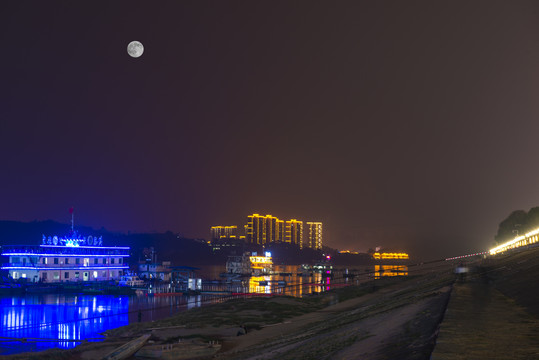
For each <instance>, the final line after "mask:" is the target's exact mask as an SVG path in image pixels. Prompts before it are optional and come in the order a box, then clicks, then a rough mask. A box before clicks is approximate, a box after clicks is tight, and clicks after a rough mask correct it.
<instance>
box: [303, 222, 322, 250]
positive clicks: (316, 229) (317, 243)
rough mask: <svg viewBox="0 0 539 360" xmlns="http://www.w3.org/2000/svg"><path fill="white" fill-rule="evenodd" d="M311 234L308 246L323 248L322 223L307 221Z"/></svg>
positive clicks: (317, 248)
mask: <svg viewBox="0 0 539 360" xmlns="http://www.w3.org/2000/svg"><path fill="white" fill-rule="evenodd" d="M307 227H308V228H309V235H308V238H307V247H309V248H311V249H314V250H322V223H321V222H310V221H309V222H307Z"/></svg>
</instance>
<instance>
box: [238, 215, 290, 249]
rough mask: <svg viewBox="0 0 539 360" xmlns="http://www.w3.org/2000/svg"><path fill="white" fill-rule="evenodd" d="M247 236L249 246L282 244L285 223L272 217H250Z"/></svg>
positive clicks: (246, 226)
mask: <svg viewBox="0 0 539 360" xmlns="http://www.w3.org/2000/svg"><path fill="white" fill-rule="evenodd" d="M245 235H246V237H247V242H248V243H249V244H256V245H265V244H269V243H273V242H281V241H283V236H284V221H283V220H279V219H278V218H276V217H275V216H271V215H259V214H253V215H249V216H247V225H245Z"/></svg>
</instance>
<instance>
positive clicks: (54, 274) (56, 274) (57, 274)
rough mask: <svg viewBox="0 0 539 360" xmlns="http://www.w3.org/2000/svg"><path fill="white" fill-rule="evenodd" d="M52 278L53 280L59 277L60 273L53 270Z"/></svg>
mask: <svg viewBox="0 0 539 360" xmlns="http://www.w3.org/2000/svg"><path fill="white" fill-rule="evenodd" d="M52 278H53V279H54V280H58V279H60V274H59V273H58V271H55V272H54V273H53V274H52Z"/></svg>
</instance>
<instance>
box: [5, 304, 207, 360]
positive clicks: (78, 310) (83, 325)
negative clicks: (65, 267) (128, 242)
mask: <svg viewBox="0 0 539 360" xmlns="http://www.w3.org/2000/svg"><path fill="white" fill-rule="evenodd" d="M206 300H207V299H206V297H204V296H200V295H199V296H192V297H187V296H167V297H158V296H156V297H148V296H146V294H139V295H138V296H118V295H79V294H46V295H27V296H14V297H0V322H1V328H0V339H1V341H0V355H7V354H16V353H20V352H26V351H41V350H46V349H49V348H53V347H58V348H61V349H69V348H73V347H75V346H77V345H79V344H80V341H73V340H85V339H95V340H93V341H99V340H100V339H102V338H103V336H102V335H100V333H103V332H104V331H106V330H109V329H113V328H117V327H120V326H124V325H128V324H130V323H134V322H137V321H138V312H139V309H140V310H141V315H142V321H152V320H157V319H162V318H165V317H168V316H171V315H173V314H175V313H177V312H178V311H183V310H185V309H190V308H193V307H198V306H201V304H202V303H203V302H204V301H206ZM5 338H19V339H20V338H27V339H29V341H25V342H20V341H6V340H8V339H5ZM36 338H37V339H59V340H64V341H54V342H52V341H41V340H40V341H35V340H32V339H36ZM68 340H69V341H68Z"/></svg>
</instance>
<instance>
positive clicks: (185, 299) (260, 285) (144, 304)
mask: <svg viewBox="0 0 539 360" xmlns="http://www.w3.org/2000/svg"><path fill="white" fill-rule="evenodd" d="M274 270H275V272H276V273H277V274H276V275H271V276H262V277H250V278H243V279H240V280H237V281H231V282H229V283H226V284H223V283H222V282H221V283H217V280H218V279H219V273H220V272H222V271H224V267H222V266H208V267H204V268H201V269H200V270H198V271H197V276H200V277H201V278H203V279H207V280H215V281H214V282H209V281H206V282H205V283H204V285H203V290H204V291H206V292H212V291H213V292H216V293H214V294H206V293H203V294H201V295H196V296H181V295H178V296H148V295H147V292H139V293H137V295H133V296H119V295H81V294H39V295H37V294H32V295H24V296H11V297H9V296H7V297H0V322H1V328H0V355H8V354H15V353H20V352H25V351H41V350H46V349H48V348H51V347H58V348H63V349H69V348H73V347H75V346H77V345H78V344H80V342H81V340H85V339H86V340H89V341H101V340H102V339H103V337H102V336H101V335H100V334H101V333H103V332H104V331H106V330H108V329H112V328H116V327H119V326H124V325H128V324H130V323H134V322H137V321H138V317H139V312H140V314H141V317H142V321H152V320H158V319H162V318H165V317H168V316H171V315H173V314H175V313H177V312H179V311H185V310H187V309H190V308H193V307H199V306H203V305H205V304H210V303H214V302H218V301H222V300H223V298H225V297H227V295H223V294H219V293H218V292H220V291H229V292H230V291H231V292H234V293H236V292H237V293H259V294H283V295H290V296H299V297H301V296H304V295H307V294H311V293H313V292H323V291H327V290H330V289H331V288H332V287H335V286H340V285H342V284H343V283H350V284H358V283H360V282H363V281H366V280H367V277H357V278H355V279H349V278H342V277H340V278H339V280H334V279H331V278H330V277H322V275H321V274H317V273H315V274H313V275H312V276H298V275H297V272H298V266H297V265H286V266H285V265H283V266H275V267H274ZM375 270H377V271H380V269H375ZM361 271H368V269H365V270H361ZM382 271H383V270H382ZM375 275H377V276H376V277H378V276H379V275H380V274H379V273H377V274H375ZM402 275H404V274H402ZM221 280H222V279H221ZM228 296H229V295H228ZM10 338H11V339H10ZM14 338H16V339H21V338H25V339H27V340H26V341H24V342H21V341H19V340H17V341H14V340H15V339H14ZM47 339H50V340H49V341H47Z"/></svg>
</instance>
